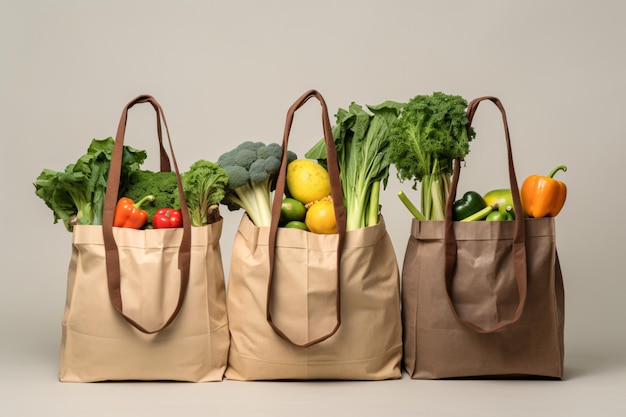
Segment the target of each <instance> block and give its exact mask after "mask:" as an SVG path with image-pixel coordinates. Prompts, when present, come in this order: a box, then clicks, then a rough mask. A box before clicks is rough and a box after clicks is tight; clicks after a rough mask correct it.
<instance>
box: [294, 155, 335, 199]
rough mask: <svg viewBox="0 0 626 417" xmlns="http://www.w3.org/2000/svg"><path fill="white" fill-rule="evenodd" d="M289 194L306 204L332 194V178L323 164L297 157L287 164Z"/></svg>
mask: <svg viewBox="0 0 626 417" xmlns="http://www.w3.org/2000/svg"><path fill="white" fill-rule="evenodd" d="M287 188H288V189H289V194H291V196H292V197H293V198H295V199H296V200H298V201H301V202H303V203H304V204H307V203H310V202H311V201H316V200H320V199H322V198H324V197H326V196H327V195H329V194H330V178H329V177H328V171H326V169H324V167H323V166H321V165H320V164H318V163H317V162H315V161H311V160H310V159H296V160H295V161H292V162H291V163H289V165H287Z"/></svg>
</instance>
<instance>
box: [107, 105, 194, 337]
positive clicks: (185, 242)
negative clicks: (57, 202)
mask: <svg viewBox="0 0 626 417" xmlns="http://www.w3.org/2000/svg"><path fill="white" fill-rule="evenodd" d="M139 103H150V104H151V105H152V107H154V109H155V110H156V112H157V121H158V124H159V129H158V131H159V132H161V128H160V125H161V120H162V122H163V125H165V131H166V132H167V140H168V145H169V149H170V154H171V159H172V163H173V165H174V171H175V173H176V179H177V182H178V194H179V197H180V205H181V213H182V217H183V235H182V240H181V244H180V249H179V251H178V268H179V269H180V291H179V294H178V302H177V304H176V307H175V308H174V311H173V312H172V313H171V314H170V316H169V318H168V319H167V321H166V322H165V323H164V324H163V325H162V326H161V327H159V328H157V329H147V328H145V327H144V326H142V325H141V324H140V323H138V322H137V321H135V320H134V319H132V318H131V317H129V316H127V315H126V314H124V309H123V303H122V293H121V268H120V258H119V251H118V247H117V243H116V242H115V237H114V235H113V219H114V217H115V207H116V205H117V200H118V194H119V187H120V175H121V170H122V156H123V153H124V148H123V147H124V135H125V132H126V120H127V118H128V110H129V109H130V108H131V107H133V106H134V105H135V104H139ZM159 143H160V147H159V148H160V150H161V169H164V168H166V167H167V166H169V159H168V160H167V164H164V155H165V159H167V153H166V152H165V149H164V148H163V143H162V140H161V137H159ZM137 233H144V231H137ZM102 235H103V238H104V247H105V259H106V267H107V282H108V287H109V298H110V299H111V303H112V304H113V306H114V307H115V309H116V310H117V311H118V313H120V314H121V315H122V316H123V317H124V319H126V321H128V322H129V323H130V324H131V325H133V326H134V327H135V328H136V329H137V330H139V331H141V332H143V333H147V334H153V333H158V332H160V331H161V330H163V329H165V328H166V327H167V326H169V325H170V324H171V323H172V322H173V321H174V319H175V318H176V315H177V314H178V312H179V311H180V308H181V307H182V305H183V301H184V299H185V293H186V292H187V285H188V283H189V269H190V261H191V219H190V217H189V209H188V208H187V201H186V200H185V194H184V192H183V186H182V181H181V177H180V172H179V170H178V164H177V163H176V157H175V155H174V148H173V147H172V141H171V138H170V132H169V129H168V127H167V121H166V119H165V114H164V113H163V109H162V108H161V106H160V105H159V103H158V102H157V101H156V100H155V99H154V97H152V96H149V95H140V96H137V97H135V98H134V99H133V100H131V101H130V102H129V103H128V104H127V105H126V106H125V107H124V110H123V111H122V116H121V118H120V122H119V125H118V128H117V134H116V136H115V144H114V146H113V155H112V157H111V165H110V168H109V176H108V179H107V188H106V194H105V197H104V209H103V213H102Z"/></svg>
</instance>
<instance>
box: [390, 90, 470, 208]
mask: <svg viewBox="0 0 626 417" xmlns="http://www.w3.org/2000/svg"><path fill="white" fill-rule="evenodd" d="M466 108H467V101H466V100H465V99H464V98H463V97H461V96H455V95H448V94H444V93H441V92H435V93H433V94H432V95H418V96H415V97H413V98H412V99H411V100H409V102H408V103H406V105H404V106H403V108H402V111H401V113H400V116H399V117H398V119H397V120H396V121H395V122H394V124H393V126H392V128H391V151H390V157H391V161H392V163H393V164H394V166H395V167H396V169H397V176H398V179H399V180H400V181H401V182H403V181H404V180H413V189H417V183H418V182H421V184H422V189H421V207H422V213H423V215H424V216H425V217H426V219H427V220H443V219H444V217H445V206H446V200H447V198H448V194H449V191H450V181H451V177H452V172H453V171H452V168H453V167H452V163H453V161H454V160H455V159H456V158H463V157H465V155H467V154H468V153H469V142H470V141H471V140H472V139H473V138H474V137H475V132H474V130H473V129H472V128H469V129H468V123H469V120H468V118H467V115H466Z"/></svg>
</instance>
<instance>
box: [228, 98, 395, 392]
mask: <svg viewBox="0 0 626 417" xmlns="http://www.w3.org/2000/svg"><path fill="white" fill-rule="evenodd" d="M311 97H315V98H316V99H317V100H319V102H320V104H321V105H322V122H323V127H324V137H325V142H326V150H327V158H328V159H327V161H328V171H329V176H330V179H331V194H332V197H333V205H334V210H335V217H336V219H337V226H338V229H339V232H338V233H337V234H328V235H325V234H315V233H311V232H307V231H303V230H298V229H289V228H279V227H278V219H279V217H280V207H281V202H282V195H283V193H284V190H285V175H286V169H287V150H288V137H289V131H290V128H291V124H292V121H293V116H294V113H295V111H296V110H297V109H298V108H300V107H301V106H302V105H303V104H304V103H305V102H306V101H307V100H308V99H309V98H311ZM274 195H275V196H274V203H273V207H272V224H271V226H270V227H256V226H255V225H253V224H252V222H251V221H250V220H249V219H248V218H247V216H246V215H245V214H244V215H243V218H242V220H241V224H240V226H239V229H238V231H237V235H236V236H235V241H234V245H233V253H232V258H231V266H230V276H229V280H228V295H227V301H228V316H229V323H230V332H231V349H230V354H229V359H228V367H227V369H226V378H228V379H236V380H270V379H344V380H345V379H350V380H381V379H391V378H399V377H400V376H401V368H400V366H401V356H402V329H401V321H400V288H399V270H398V265H397V259H396V256H395V253H394V251H393V247H392V245H391V240H390V238H389V236H388V234H387V230H386V228H385V223H384V221H383V219H382V217H381V219H380V222H379V223H378V224H377V225H376V226H373V227H367V228H362V229H357V230H353V231H349V232H346V224H345V223H346V216H345V207H344V203H343V192H342V188H341V183H340V180H339V168H338V164H337V154H336V150H335V144H334V140H333V136H332V132H331V127H330V121H329V119H328V110H327V108H326V104H325V102H324V100H323V98H322V96H321V95H320V94H319V93H318V92H317V91H315V90H311V91H309V92H307V93H305V94H304V95H303V96H302V97H300V98H299V99H298V100H297V101H296V102H295V103H294V104H293V105H292V107H291V108H290V109H289V112H288V113H287V123H286V127H285V133H284V137H283V159H282V165H281V171H280V174H279V176H278V180H277V185H276V191H275V194H274Z"/></svg>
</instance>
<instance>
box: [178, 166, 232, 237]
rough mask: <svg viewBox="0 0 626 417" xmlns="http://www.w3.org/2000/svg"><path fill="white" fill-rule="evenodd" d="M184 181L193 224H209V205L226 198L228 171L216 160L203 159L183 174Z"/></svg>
mask: <svg viewBox="0 0 626 417" xmlns="http://www.w3.org/2000/svg"><path fill="white" fill-rule="evenodd" d="M182 182H183V190H185V199H186V200H187V207H188V208H189V216H190V217H191V225H192V226H203V225H205V224H208V222H209V221H208V214H209V207H210V206H211V205H213V204H219V203H220V201H222V199H223V198H224V195H225V191H224V188H225V187H226V184H227V182H228V177H227V175H226V171H225V170H224V169H223V168H222V167H220V166H219V165H218V164H216V163H214V162H210V161H205V160H203V159H201V160H199V161H196V162H194V163H193V164H192V165H191V167H189V171H187V172H185V173H184V174H183V176H182Z"/></svg>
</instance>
